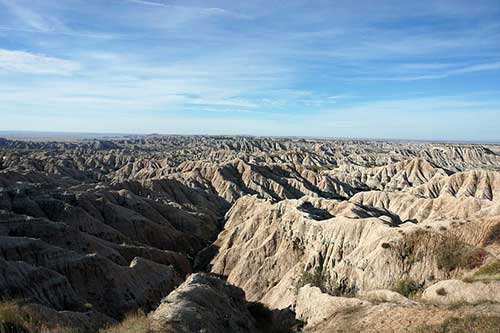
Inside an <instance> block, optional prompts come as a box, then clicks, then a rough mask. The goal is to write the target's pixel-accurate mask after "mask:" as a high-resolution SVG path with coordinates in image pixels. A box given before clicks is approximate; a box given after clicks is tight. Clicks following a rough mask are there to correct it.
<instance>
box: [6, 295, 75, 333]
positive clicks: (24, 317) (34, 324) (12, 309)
mask: <svg viewBox="0 0 500 333" xmlns="http://www.w3.org/2000/svg"><path fill="white" fill-rule="evenodd" d="M22 302H23V301H20V300H4V301H1V302H0V333H51V332H58V333H70V332H75V330H71V329H70V328H67V327H62V326H57V327H49V326H47V325H46V324H44V323H41V322H39V321H38V320H36V319H34V318H32V317H31V316H30V315H29V314H28V313H27V312H26V311H23V309H22V308H21V306H22Z"/></svg>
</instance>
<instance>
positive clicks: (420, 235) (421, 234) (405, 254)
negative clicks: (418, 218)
mask: <svg viewBox="0 0 500 333" xmlns="http://www.w3.org/2000/svg"><path fill="white" fill-rule="evenodd" d="M432 237H433V234H432V233H431V232H429V231H426V230H424V229H418V230H416V231H414V232H411V233H408V234H405V235H404V239H403V242H402V243H401V244H400V245H399V246H398V248H396V252H397V253H399V254H400V255H401V258H402V259H403V260H404V261H405V262H407V263H408V264H409V265H413V264H414V263H416V262H418V261H420V260H421V259H422V257H423V256H424V251H426V249H427V247H424V246H422V245H423V244H430V243H431V239H432Z"/></svg>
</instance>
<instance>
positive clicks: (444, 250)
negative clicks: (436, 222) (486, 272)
mask: <svg viewBox="0 0 500 333" xmlns="http://www.w3.org/2000/svg"><path fill="white" fill-rule="evenodd" d="M485 257H486V252H485V251H484V250H482V249H478V248H475V247H472V246H470V245H468V244H465V243H463V242H460V241H459V240H457V239H454V238H447V239H444V240H443V241H442V242H441V244H440V245H439V247H438V249H437V256H436V261H437V265H438V268H439V269H443V270H446V271H453V270H455V269H457V268H466V269H474V268H476V267H479V266H481V264H482V263H483V261H484V258H485Z"/></svg>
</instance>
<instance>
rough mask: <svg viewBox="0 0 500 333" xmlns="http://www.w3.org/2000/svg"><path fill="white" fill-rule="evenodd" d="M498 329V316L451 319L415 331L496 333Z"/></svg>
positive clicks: (433, 332)
mask: <svg viewBox="0 0 500 333" xmlns="http://www.w3.org/2000/svg"><path fill="white" fill-rule="evenodd" d="M499 327H500V317H499V316H475V315H469V316H464V317H460V318H458V317H452V318H449V319H446V320H445V321H444V322H443V323H442V324H440V325H423V326H421V327H419V328H417V329H416V332H418V333H424V332H425V333H447V332H450V333H451V332H453V333H471V332H474V333H497V332H498V329H499Z"/></svg>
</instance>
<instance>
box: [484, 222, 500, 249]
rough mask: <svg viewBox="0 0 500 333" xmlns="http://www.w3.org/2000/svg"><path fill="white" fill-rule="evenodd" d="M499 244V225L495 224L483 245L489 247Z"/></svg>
mask: <svg viewBox="0 0 500 333" xmlns="http://www.w3.org/2000/svg"><path fill="white" fill-rule="evenodd" d="M499 242H500V223H498V224H495V225H494V226H493V227H492V228H491V229H490V230H489V232H488V234H487V236H486V238H485V240H484V245H485V246H486V245H491V244H494V243H499Z"/></svg>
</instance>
